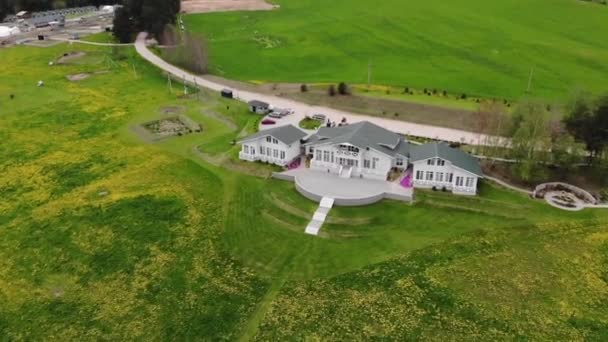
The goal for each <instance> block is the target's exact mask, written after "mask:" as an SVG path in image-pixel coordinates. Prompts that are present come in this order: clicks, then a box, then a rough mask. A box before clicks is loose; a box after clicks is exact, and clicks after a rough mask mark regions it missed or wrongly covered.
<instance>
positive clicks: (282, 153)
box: [281, 151, 285, 159]
mask: <svg viewBox="0 0 608 342" xmlns="http://www.w3.org/2000/svg"><path fill="white" fill-rule="evenodd" d="M281 159H285V151H281Z"/></svg>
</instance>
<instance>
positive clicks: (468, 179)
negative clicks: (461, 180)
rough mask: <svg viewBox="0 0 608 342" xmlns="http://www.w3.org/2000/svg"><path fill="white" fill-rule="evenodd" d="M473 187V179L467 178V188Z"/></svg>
mask: <svg viewBox="0 0 608 342" xmlns="http://www.w3.org/2000/svg"><path fill="white" fill-rule="evenodd" d="M472 187H473V177H467V188H472Z"/></svg>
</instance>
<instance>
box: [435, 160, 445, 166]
mask: <svg viewBox="0 0 608 342" xmlns="http://www.w3.org/2000/svg"><path fill="white" fill-rule="evenodd" d="M437 165H439V166H445V160H443V159H437Z"/></svg>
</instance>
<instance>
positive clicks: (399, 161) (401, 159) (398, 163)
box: [395, 158, 403, 166]
mask: <svg viewBox="0 0 608 342" xmlns="http://www.w3.org/2000/svg"><path fill="white" fill-rule="evenodd" d="M395 164H397V166H403V158H397V160H396V161H395Z"/></svg>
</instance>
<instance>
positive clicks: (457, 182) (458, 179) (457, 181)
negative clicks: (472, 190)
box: [456, 176, 464, 186]
mask: <svg viewBox="0 0 608 342" xmlns="http://www.w3.org/2000/svg"><path fill="white" fill-rule="evenodd" d="M463 181H464V177H460V176H458V177H456V186H462V184H463Z"/></svg>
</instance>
